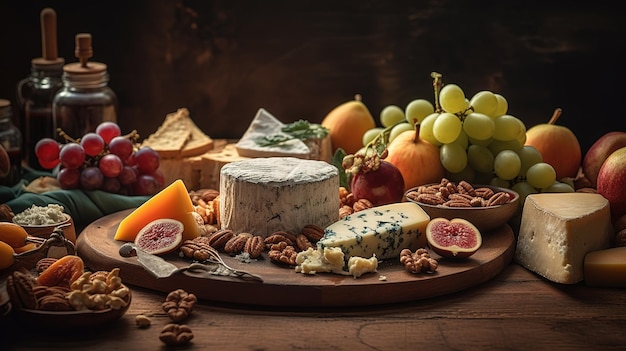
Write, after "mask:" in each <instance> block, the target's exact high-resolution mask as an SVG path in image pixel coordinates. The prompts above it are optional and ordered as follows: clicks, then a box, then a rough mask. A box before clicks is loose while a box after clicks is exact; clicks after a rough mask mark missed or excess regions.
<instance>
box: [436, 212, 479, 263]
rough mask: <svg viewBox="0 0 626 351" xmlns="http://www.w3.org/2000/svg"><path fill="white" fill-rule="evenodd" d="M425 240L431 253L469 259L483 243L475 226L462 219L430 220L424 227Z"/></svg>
mask: <svg viewBox="0 0 626 351" xmlns="http://www.w3.org/2000/svg"><path fill="white" fill-rule="evenodd" d="M426 239H427V240H428V245H429V246H430V247H431V249H433V251H435V252H436V253H438V254H439V255H441V256H442V257H450V258H466V257H469V256H471V255H473V254H474V253H475V252H476V251H478V249H479V248H480V245H482V242H483V240H482V236H481V235H480V231H478V229H477V228H476V226H474V225H473V224H472V223H471V222H469V221H467V220H465V219H462V218H454V219H452V220H448V219H446V218H433V219H431V220H430V222H429V223H428V225H427V226H426Z"/></svg>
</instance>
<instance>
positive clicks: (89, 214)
mask: <svg viewBox="0 0 626 351" xmlns="http://www.w3.org/2000/svg"><path fill="white" fill-rule="evenodd" d="M45 175H47V176H51V174H50V173H44V172H38V171H34V170H25V172H24V174H23V177H22V180H21V181H20V182H19V183H18V184H16V185H14V186H11V187H8V186H0V203H6V204H7V205H9V207H11V209H12V210H13V213H20V212H22V211H24V210H25V209H27V208H29V207H31V206H32V205H37V206H47V205H48V204H58V205H61V206H63V207H64V208H65V212H66V213H68V214H69V215H70V216H72V218H73V219H74V224H75V225H76V227H77V228H84V227H86V226H87V225H89V224H90V223H91V222H93V221H95V220H97V219H98V218H101V217H104V216H106V215H109V214H112V213H115V212H119V211H122V210H127V209H131V208H135V207H139V206H140V205H141V204H143V203H144V202H146V201H147V200H148V199H149V198H150V196H125V195H119V194H112V193H108V192H105V191H101V190H94V191H83V190H78V189H73V190H53V191H48V192H45V193H43V194H35V193H30V192H26V191H24V188H23V185H27V184H28V183H29V182H31V181H32V180H33V179H36V178H38V177H40V176H45Z"/></svg>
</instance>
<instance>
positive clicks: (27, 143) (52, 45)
mask: <svg viewBox="0 0 626 351" xmlns="http://www.w3.org/2000/svg"><path fill="white" fill-rule="evenodd" d="M40 24H41V51H42V55H41V57H37V58H34V59H32V60H31V68H30V75H29V76H28V77H26V78H24V79H23V80H21V81H19V82H18V84H17V88H16V90H17V94H16V95H17V101H16V105H17V109H16V112H17V114H18V116H17V117H18V121H19V122H18V127H19V128H20V130H21V132H22V135H23V137H24V140H23V147H22V157H23V158H24V161H25V164H27V165H28V166H29V167H31V168H34V169H39V170H43V168H42V167H41V166H40V165H39V162H37V158H36V156H35V145H36V144H37V142H38V141H39V140H41V139H43V138H53V137H54V135H55V134H56V133H55V132H54V129H53V125H52V124H53V123H52V100H53V99H54V95H55V94H56V93H57V92H58V91H59V90H60V89H61V88H63V81H62V79H61V77H62V75H63V64H65V60H64V59H63V58H61V57H58V50H57V15H56V12H55V11H54V10H53V9H51V8H45V9H43V10H42V11H41V14H40Z"/></svg>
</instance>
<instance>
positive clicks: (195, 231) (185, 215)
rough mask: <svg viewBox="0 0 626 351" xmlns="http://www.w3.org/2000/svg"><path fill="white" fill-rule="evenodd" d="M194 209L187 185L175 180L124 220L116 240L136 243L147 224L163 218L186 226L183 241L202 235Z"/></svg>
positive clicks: (116, 233) (119, 227) (116, 234)
mask: <svg viewBox="0 0 626 351" xmlns="http://www.w3.org/2000/svg"><path fill="white" fill-rule="evenodd" d="M193 211H194V207H193V204H192V203H191V198H190V197H189V192H188V191H187V188H186V187H185V183H183V181H182V180H181V179H177V180H175V181H174V182H173V183H172V184H170V185H168V186H167V188H165V189H163V190H161V191H160V192H158V193H157V194H155V195H154V196H153V197H151V198H150V199H149V200H148V201H146V202H144V203H143V204H142V205H141V206H139V207H137V209H135V210H134V211H133V212H131V213H130V214H129V215H128V216H126V218H124V219H123V220H122V221H121V222H120V225H119V226H118V228H117V231H116V232H115V237H114V238H115V240H119V241H134V240H135V237H136V236H137V234H138V233H139V231H140V230H141V228H143V227H145V226H146V224H148V223H150V222H152V221H154V220H157V219H162V218H171V219H176V220H179V221H180V222H182V223H183V225H184V226H185V229H184V231H183V241H184V240H187V239H193V238H195V237H197V236H198V235H200V228H199V227H198V224H197V223H196V220H195V219H194V216H193Z"/></svg>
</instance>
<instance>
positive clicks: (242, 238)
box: [224, 233, 252, 253]
mask: <svg viewBox="0 0 626 351" xmlns="http://www.w3.org/2000/svg"><path fill="white" fill-rule="evenodd" d="M251 237H252V234H250V233H239V234H237V235H235V236H233V237H232V238H230V240H228V241H227V242H226V245H224V252H226V253H238V252H241V251H243V249H244V248H245V247H246V242H247V241H248V239H249V238H251Z"/></svg>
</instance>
